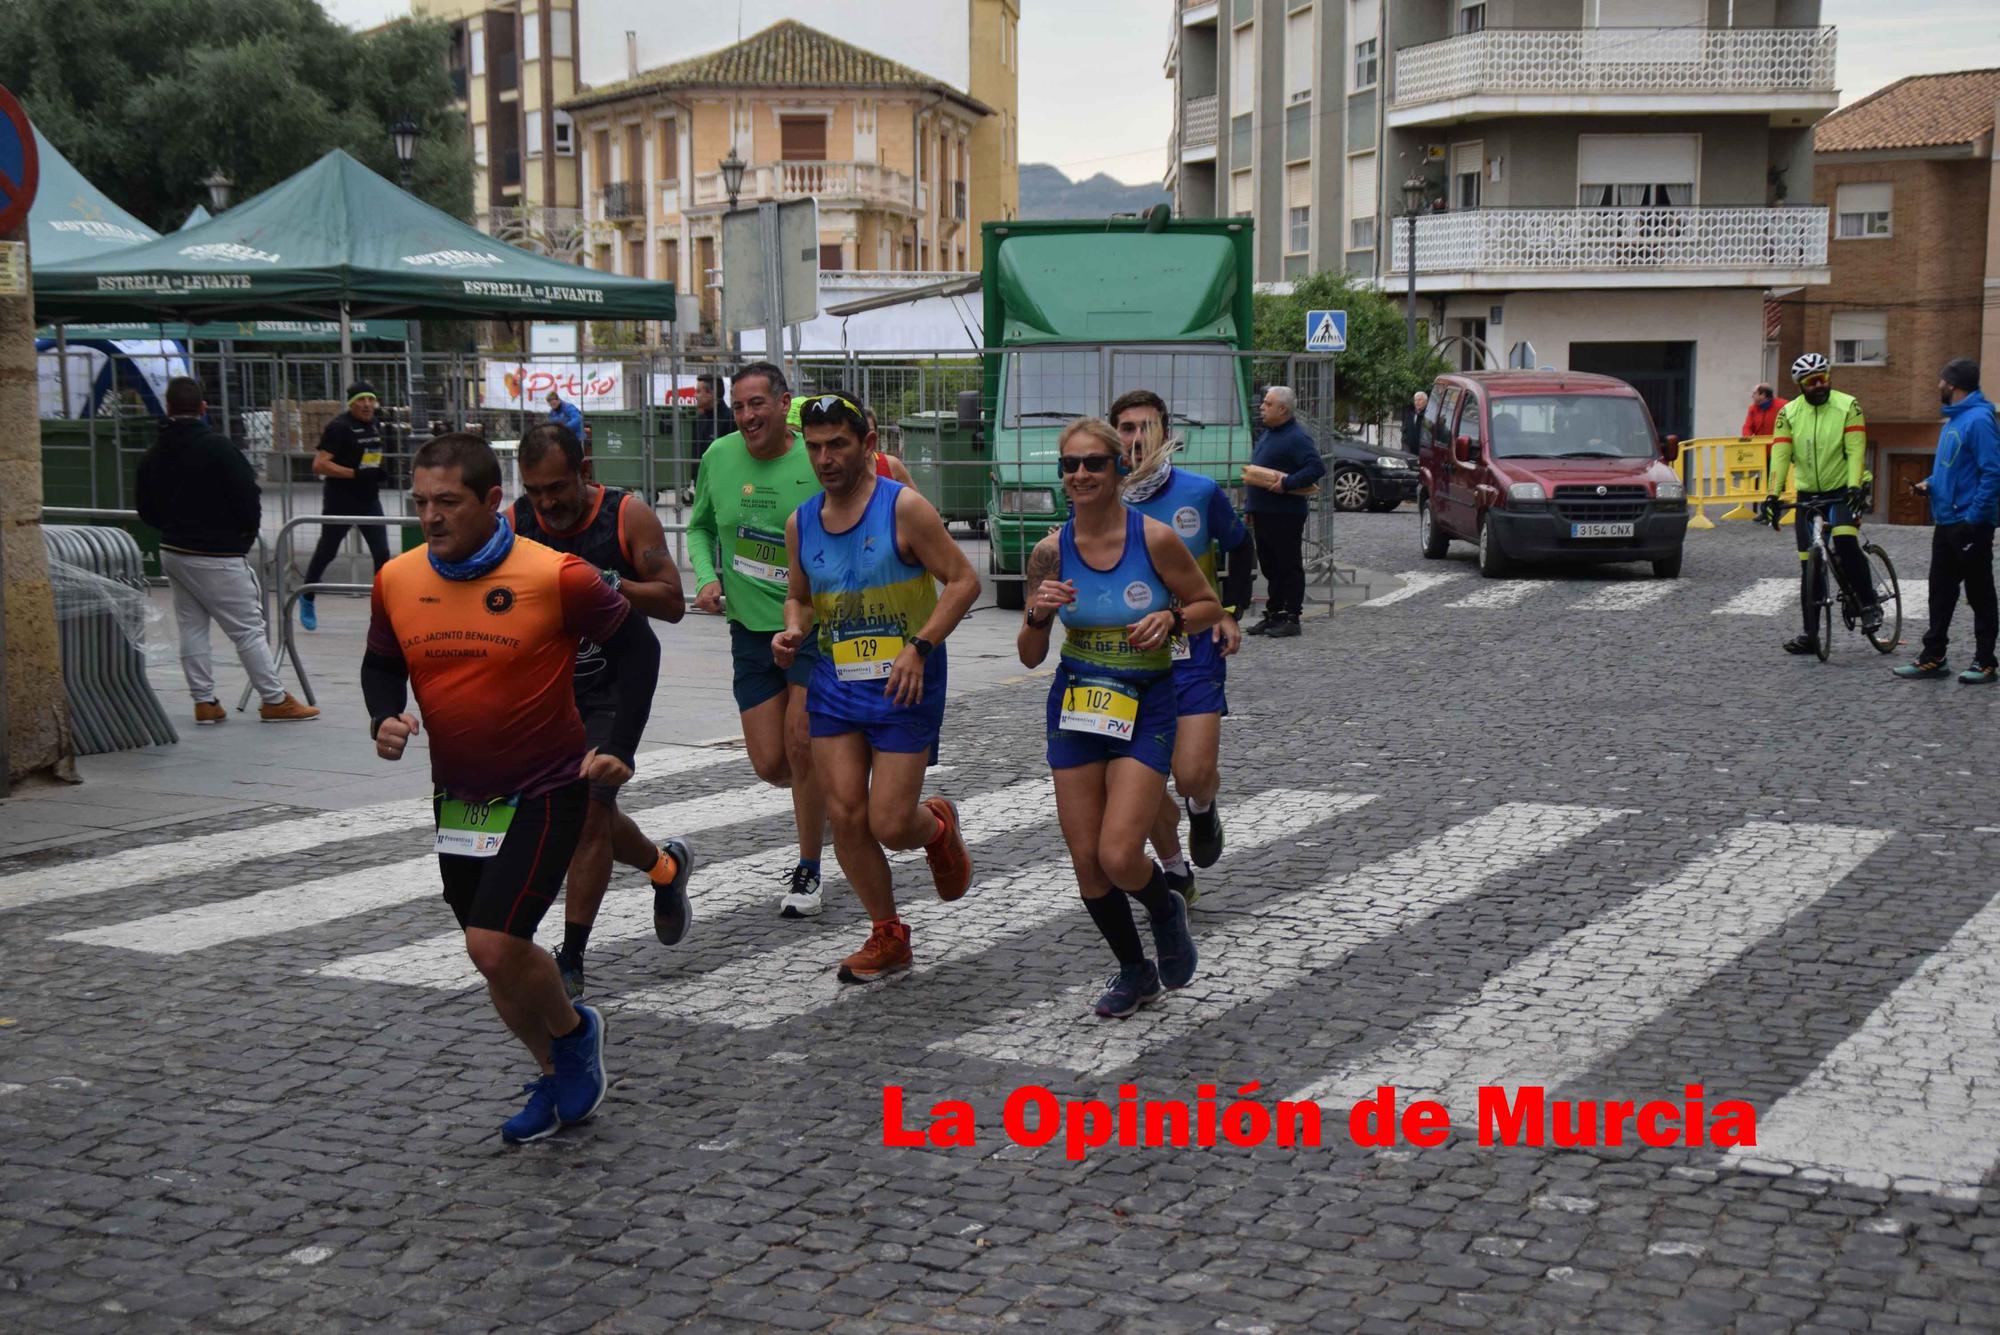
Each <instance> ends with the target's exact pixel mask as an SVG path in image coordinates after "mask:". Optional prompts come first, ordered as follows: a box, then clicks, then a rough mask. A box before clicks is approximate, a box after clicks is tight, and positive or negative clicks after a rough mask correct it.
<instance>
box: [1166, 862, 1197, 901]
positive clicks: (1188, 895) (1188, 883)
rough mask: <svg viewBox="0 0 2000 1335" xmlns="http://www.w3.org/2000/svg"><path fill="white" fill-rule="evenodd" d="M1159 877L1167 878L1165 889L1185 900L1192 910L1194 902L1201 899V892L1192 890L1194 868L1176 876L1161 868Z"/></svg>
mask: <svg viewBox="0 0 2000 1335" xmlns="http://www.w3.org/2000/svg"><path fill="white" fill-rule="evenodd" d="M1160 875H1162V876H1164V877H1166V878H1167V889H1169V890H1171V891H1173V892H1174V893H1175V894H1177V895H1179V896H1180V897H1181V898H1182V899H1183V900H1185V901H1186V902H1187V905H1188V907H1189V908H1193V907H1194V902H1195V901H1196V900H1197V899H1200V898H1201V891H1199V890H1197V889H1195V888H1194V868H1192V867H1190V868H1188V869H1187V871H1185V872H1183V873H1182V874H1180V875H1178V876H1176V875H1175V874H1174V873H1173V872H1170V871H1168V870H1167V869H1166V868H1165V867H1162V868H1160Z"/></svg>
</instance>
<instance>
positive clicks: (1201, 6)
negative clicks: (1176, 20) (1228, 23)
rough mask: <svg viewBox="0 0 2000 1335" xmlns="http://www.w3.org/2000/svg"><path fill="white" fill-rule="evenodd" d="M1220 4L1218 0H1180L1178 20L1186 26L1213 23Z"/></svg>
mask: <svg viewBox="0 0 2000 1335" xmlns="http://www.w3.org/2000/svg"><path fill="white" fill-rule="evenodd" d="M1221 8H1222V6H1221V4H1220V3H1219V2H1218V0H1181V4H1180V11H1181V12H1180V21H1181V22H1182V23H1183V24H1184V25H1186V26H1187V27H1190V28H1192V27H1194V26H1195V25H1196V24H1200V23H1213V22H1215V20H1216V15H1217V14H1218V13H1219V12H1220V10H1221Z"/></svg>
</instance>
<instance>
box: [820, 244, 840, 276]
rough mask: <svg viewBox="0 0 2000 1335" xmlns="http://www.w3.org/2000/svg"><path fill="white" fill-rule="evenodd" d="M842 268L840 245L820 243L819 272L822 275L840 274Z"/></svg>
mask: <svg viewBox="0 0 2000 1335" xmlns="http://www.w3.org/2000/svg"><path fill="white" fill-rule="evenodd" d="M840 268H841V265H840V247H839V245H837V244H835V245H828V244H827V243H826V242H824V241H822V242H820V247H819V271H820V272H821V273H839V272H840Z"/></svg>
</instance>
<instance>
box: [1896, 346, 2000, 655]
mask: <svg viewBox="0 0 2000 1335" xmlns="http://www.w3.org/2000/svg"><path fill="white" fill-rule="evenodd" d="M1938 399H1939V401H1940V402H1941V403H1942V404H1943V405H1944V425H1943V426H1942V427H1940V428H1939V429H1938V446H1937V456H1936V459H1935V461H1934V462H1933V463H1932V465H1931V475H1930V476H1929V477H1928V478H1926V479H1925V480H1924V481H1922V482H1919V483H1918V484H1917V490H1918V491H1920V492H1922V493H1923V494H1924V495H1926V496H1928V497H1929V498H1930V503H1931V523H1932V524H1934V525H1935V526H1936V527H1934V528H1933V529H1932V530H1931V573H1930V603H1931V624H1930V629H1929V630H1926V631H1925V632H1924V647H1923V651H1922V652H1921V653H1919V654H1918V655H1917V661H1916V662H1914V663H1905V664H1904V665H1903V666H1902V667H1899V668H1896V669H1894V671H1895V673H1896V675H1897V676H1899V677H1902V678H1904V679H1905V680H1915V679H1918V678H1923V677H1942V676H1945V675H1947V674H1948V673H1949V672H1950V671H1951V669H1950V668H1948V667H1946V666H1945V658H1944V650H1945V644H1946V635H1947V632H1949V631H1950V630H1951V614H1952V612H1953V610H1954V609H1955V608H1956V607H1957V605H1958V591H1959V589H1960V588H1961V587H1962V588H1963V589H1964V590H1965V599H1966V601H1967V602H1969V603H1971V604H1972V666H1971V667H1969V668H1967V669H1966V670H1965V671H1963V672H1961V673H1959V674H1958V679H1959V680H1960V681H1961V682H1963V683H1965V684H1966V685H1967V686H1990V685H1992V684H1993V682H1994V681H1995V680H1996V679H2000V671H1996V670H1995V667H1994V658H1993V641H1994V636H1995V634H1996V632H2000V602H1996V599H1995V597H1994V591H1993V529H1994V526H1995V525H1996V524H2000V423H1996V422H1995V420H1994V416H1993V404H1992V403H1991V402H1989V401H1988V400H1987V398H1986V396H1985V395H1984V394H1981V393H1980V392H1979V363H1978V362H1976V361H1974V360H1972V358H1970V357H1959V358H1956V359H1954V360H1952V361H1949V362H1946V363H1945V367H1944V370H1942V371H1940V372H1938Z"/></svg>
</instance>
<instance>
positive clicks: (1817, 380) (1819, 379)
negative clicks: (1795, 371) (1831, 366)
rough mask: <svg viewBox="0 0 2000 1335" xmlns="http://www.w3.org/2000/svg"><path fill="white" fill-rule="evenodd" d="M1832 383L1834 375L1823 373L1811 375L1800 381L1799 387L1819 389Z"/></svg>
mask: <svg viewBox="0 0 2000 1335" xmlns="http://www.w3.org/2000/svg"><path fill="white" fill-rule="evenodd" d="M1832 383H1833V377H1832V376H1830V375H1826V374H1824V373H1822V374H1820V375H1809V376H1807V377H1806V378H1805V379H1804V380H1801V381H1799V388H1800V389H1818V388H1820V387H1821V386H1822V385H1830V384H1832Z"/></svg>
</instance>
